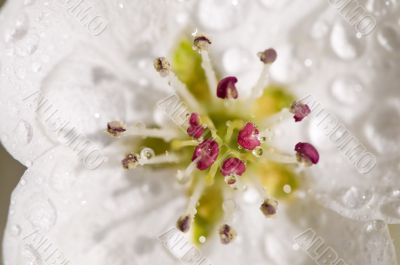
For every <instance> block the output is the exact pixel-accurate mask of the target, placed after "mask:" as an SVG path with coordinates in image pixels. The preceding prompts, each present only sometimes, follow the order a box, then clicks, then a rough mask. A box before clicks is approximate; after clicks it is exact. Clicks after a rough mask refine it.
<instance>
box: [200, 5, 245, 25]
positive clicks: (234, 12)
mask: <svg viewBox="0 0 400 265" xmlns="http://www.w3.org/2000/svg"><path fill="white" fill-rule="evenodd" d="M239 5H240V4H239V2H238V1H237V2H236V3H232V0H202V1H199V2H198V7H197V10H198V13H197V18H198V20H199V23H200V24H201V25H202V26H203V27H205V28H206V29H208V30H213V31H223V30H227V29H230V28H232V27H234V26H236V25H237V24H238V23H239V22H241V21H242V19H241V17H242V10H243V8H240V6H239Z"/></svg>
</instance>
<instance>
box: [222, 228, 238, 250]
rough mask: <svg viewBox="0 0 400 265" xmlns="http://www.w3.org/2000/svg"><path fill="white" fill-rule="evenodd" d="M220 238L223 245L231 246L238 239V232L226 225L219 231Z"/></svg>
mask: <svg viewBox="0 0 400 265" xmlns="http://www.w3.org/2000/svg"><path fill="white" fill-rule="evenodd" d="M219 237H220V240H221V243H222V244H225V245H226V244H229V243H231V242H232V241H233V240H234V239H235V238H236V231H235V230H234V229H233V228H232V227H231V226H229V225H227V224H224V225H222V226H221V228H220V229H219Z"/></svg>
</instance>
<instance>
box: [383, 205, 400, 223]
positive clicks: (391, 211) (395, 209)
mask: <svg viewBox="0 0 400 265" xmlns="http://www.w3.org/2000/svg"><path fill="white" fill-rule="evenodd" d="M380 210H381V212H382V213H383V214H384V215H385V216H387V217H390V218H394V219H399V218H400V201H399V200H395V201H391V202H388V203H386V204H384V205H382V206H381V209H380Z"/></svg>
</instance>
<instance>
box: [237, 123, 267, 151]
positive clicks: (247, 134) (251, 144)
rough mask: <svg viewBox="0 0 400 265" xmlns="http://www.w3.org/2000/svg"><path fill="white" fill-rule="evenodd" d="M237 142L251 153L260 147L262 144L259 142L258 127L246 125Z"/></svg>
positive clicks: (251, 124) (250, 124)
mask: <svg viewBox="0 0 400 265" xmlns="http://www.w3.org/2000/svg"><path fill="white" fill-rule="evenodd" d="M237 141H238V144H239V145H240V146H241V147H243V148H244V149H247V150H250V151H252V150H254V149H255V148H256V147H258V146H260V145H261V142H260V140H259V131H258V129H257V127H256V126H255V125H254V124H253V123H251V122H248V123H246V125H245V126H244V127H243V128H242V129H241V130H240V131H239V135H238V140H237Z"/></svg>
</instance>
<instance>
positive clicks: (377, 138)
mask: <svg viewBox="0 0 400 265" xmlns="http://www.w3.org/2000/svg"><path fill="white" fill-rule="evenodd" d="M382 117H385V118H384V119H382ZM399 120H400V101H399V100H389V101H387V102H386V103H381V106H380V107H379V109H377V110H375V111H371V112H370V113H369V114H368V116H367V122H366V124H365V134H366V136H367V139H368V141H369V143H370V145H372V146H373V147H374V148H375V149H376V150H377V151H378V152H382V153H396V152H398V150H399V148H400V134H399V132H400V123H399Z"/></svg>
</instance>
